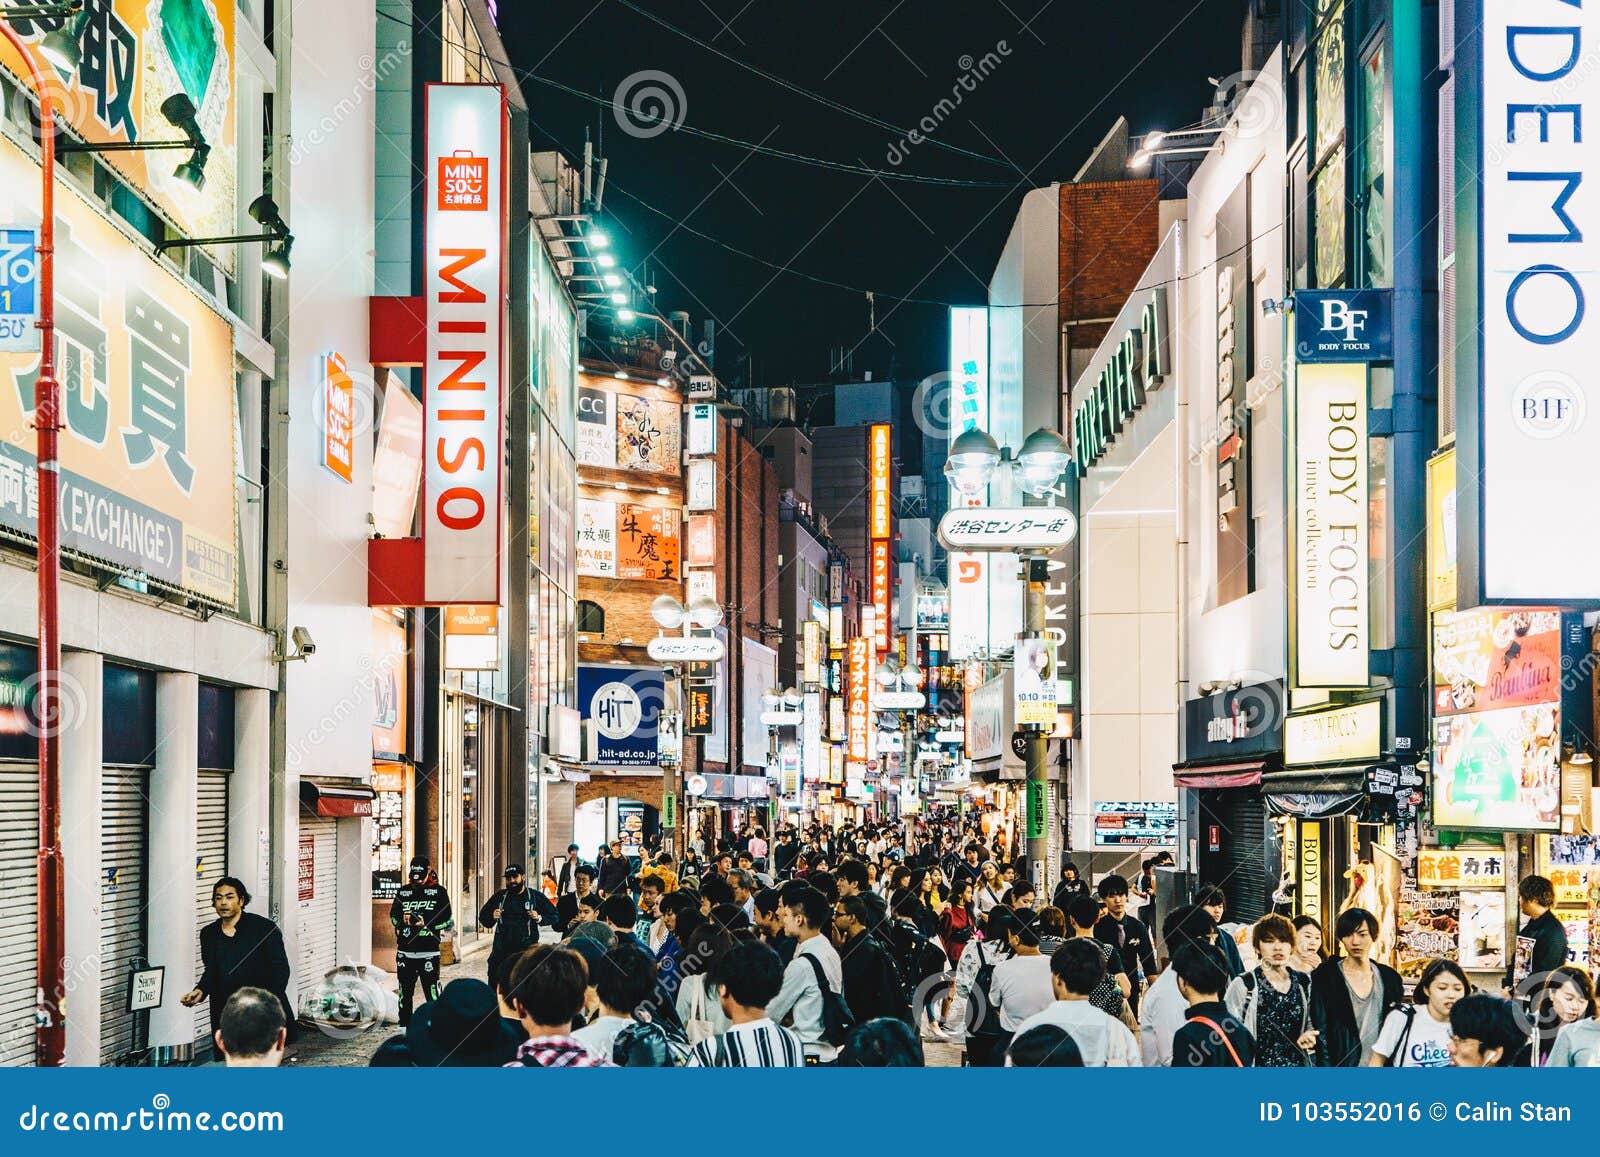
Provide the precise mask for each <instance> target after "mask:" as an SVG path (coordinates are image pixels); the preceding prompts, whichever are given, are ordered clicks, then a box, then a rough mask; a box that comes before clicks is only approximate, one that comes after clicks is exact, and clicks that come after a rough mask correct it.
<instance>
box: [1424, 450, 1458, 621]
mask: <svg viewBox="0 0 1600 1157" xmlns="http://www.w3.org/2000/svg"><path fill="white" fill-rule="evenodd" d="M1455 605H1456V452H1455V451H1454V450H1446V451H1445V452H1444V453H1443V454H1440V455H1439V456H1438V457H1437V458H1434V459H1432V460H1431V461H1429V463H1428V609H1429V610H1430V611H1450V610H1454V609H1455Z"/></svg>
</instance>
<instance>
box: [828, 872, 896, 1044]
mask: <svg viewBox="0 0 1600 1157" xmlns="http://www.w3.org/2000/svg"><path fill="white" fill-rule="evenodd" d="M871 918H872V916H871V913H870V912H869V911H868V909H867V903H866V900H865V899H864V898H863V897H861V896H840V897H839V902H838V903H837V904H835V905H834V909H833V930H834V944H835V945H836V946H837V947H838V949H839V963H840V966H841V967H842V968H843V970H844V1002H845V1003H846V1004H848V1005H849V1006H850V1012H851V1013H852V1015H854V1017H855V1021H856V1023H857V1024H866V1023H867V1021H869V1020H873V1019H875V1018H877V1017H880V1016H887V1017H893V1018H894V1019H895V1020H903V1021H905V1022H906V1023H907V1024H910V1023H911V1006H910V1005H909V1004H907V1003H906V998H905V989H904V986H903V985H902V984H901V982H900V970H899V969H898V968H897V967H896V966H895V963H894V958H893V957H891V956H890V955H889V953H888V951H887V950H886V949H885V948H884V946H883V945H882V944H881V943H880V942H879V940H878V938H877V937H876V936H873V935H871V934H869V933H868V931H867V921H869V920H870V919H871Z"/></svg>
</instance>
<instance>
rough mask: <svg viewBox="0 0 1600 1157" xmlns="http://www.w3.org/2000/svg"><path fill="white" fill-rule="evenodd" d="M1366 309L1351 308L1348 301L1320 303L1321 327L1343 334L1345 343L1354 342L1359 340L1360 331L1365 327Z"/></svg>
mask: <svg viewBox="0 0 1600 1157" xmlns="http://www.w3.org/2000/svg"><path fill="white" fill-rule="evenodd" d="M1367 312H1368V311H1367V310H1364V309H1351V308H1350V305H1349V303H1348V302H1343V301H1338V300H1330V301H1324V302H1323V303H1322V328H1323V329H1324V330H1325V331H1328V332H1333V331H1336V330H1337V331H1339V332H1342V333H1343V334H1344V340H1345V342H1346V343H1347V344H1352V345H1353V344H1354V343H1355V342H1357V341H1360V340H1361V335H1362V333H1363V332H1364V331H1365V330H1366V328H1367Z"/></svg>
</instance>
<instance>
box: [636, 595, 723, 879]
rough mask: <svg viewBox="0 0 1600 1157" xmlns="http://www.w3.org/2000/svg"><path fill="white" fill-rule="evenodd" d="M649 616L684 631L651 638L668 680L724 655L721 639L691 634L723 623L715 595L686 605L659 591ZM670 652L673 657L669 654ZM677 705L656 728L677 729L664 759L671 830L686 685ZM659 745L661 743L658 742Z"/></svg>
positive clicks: (667, 843) (664, 806) (667, 828)
mask: <svg viewBox="0 0 1600 1157" xmlns="http://www.w3.org/2000/svg"><path fill="white" fill-rule="evenodd" d="M650 617H651V618H652V619H654V620H655V621H656V625H657V626H659V627H660V628H661V629H662V630H663V631H676V630H679V629H680V628H681V629H682V631H683V637H682V640H681V641H679V640H669V639H667V638H659V639H653V640H651V643H650V647H649V648H647V651H649V652H651V658H658V657H659V658H661V659H662V660H663V662H664V663H665V664H666V665H665V666H664V675H665V677H666V679H667V680H668V681H669V682H672V683H674V684H677V683H678V682H679V681H680V680H681V679H683V678H684V677H685V674H684V672H685V671H686V669H687V664H688V663H691V662H716V661H717V660H718V659H720V658H721V657H722V653H723V648H722V642H721V640H720V639H716V638H696V637H694V636H693V635H692V634H691V630H692V629H699V630H701V631H710V630H713V629H715V628H716V627H717V626H719V625H720V624H721V623H722V607H721V606H720V605H718V603H717V600H716V599H712V598H705V597H701V598H698V599H690V600H689V602H688V604H687V605H685V604H683V603H681V602H679V601H678V600H677V599H675V598H673V597H672V596H671V595H659V596H657V597H656V599H655V601H654V602H652V603H651V604H650ZM668 643H678V644H679V645H677V646H669V647H665V648H664V647H663V644H668ZM698 644H704V645H705V647H704V650H703V651H700V650H699V649H697V645H698ZM669 653H670V658H669V657H668V656H669ZM674 661H681V662H683V663H684V664H685V666H684V668H682V669H680V668H677V667H675V666H673V665H672V663H673V662H674ZM673 702H674V703H675V704H676V705H677V706H676V708H675V709H673V710H670V711H669V710H666V709H663V710H662V712H661V717H660V718H659V719H658V720H657V723H656V727H657V729H658V730H659V729H662V728H666V729H669V730H670V731H671V732H675V733H676V736H677V752H676V753H675V756H674V757H673V758H672V760H671V762H668V761H667V760H665V759H663V760H662V761H661V763H662V767H661V812H662V815H661V827H662V829H663V831H664V832H668V833H670V832H671V831H672V830H673V829H675V828H676V827H677V826H678V812H679V810H680V809H679V807H678V802H679V800H678V797H679V794H680V792H681V790H682V782H681V777H680V775H679V771H680V770H681V768H682V766H683V738H684V737H683V731H684V728H683V725H682V724H683V710H682V703H683V689H682V687H681V686H680V687H679V688H678V689H677V693H676V694H675V695H674V696H673ZM658 749H659V745H658ZM662 847H663V849H664V850H665V851H667V852H673V851H674V850H675V849H674V847H673V839H672V837H671V835H665V836H664V837H663V839H662Z"/></svg>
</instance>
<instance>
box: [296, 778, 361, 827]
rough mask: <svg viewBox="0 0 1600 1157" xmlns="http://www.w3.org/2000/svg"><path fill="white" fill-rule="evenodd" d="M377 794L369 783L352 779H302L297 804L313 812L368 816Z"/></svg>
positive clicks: (314, 813)
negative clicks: (298, 802)
mask: <svg viewBox="0 0 1600 1157" xmlns="http://www.w3.org/2000/svg"><path fill="white" fill-rule="evenodd" d="M377 798H378V793H377V792H375V791H373V790H372V787H371V785H369V784H365V783H362V782H360V781H359V780H354V779H302V780H301V781H300V806H301V807H303V808H305V809H307V810H308V811H310V812H311V813H312V814H313V815H319V816H335V817H338V818H344V817H347V816H370V815H372V814H373V810H374V809H373V800H375V799H377Z"/></svg>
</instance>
